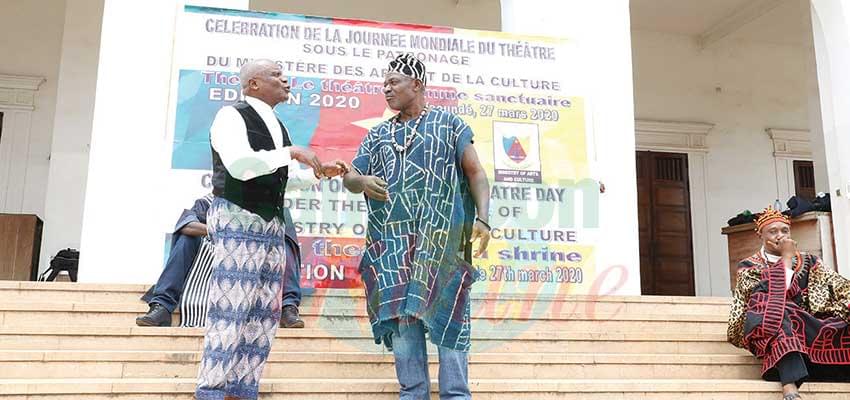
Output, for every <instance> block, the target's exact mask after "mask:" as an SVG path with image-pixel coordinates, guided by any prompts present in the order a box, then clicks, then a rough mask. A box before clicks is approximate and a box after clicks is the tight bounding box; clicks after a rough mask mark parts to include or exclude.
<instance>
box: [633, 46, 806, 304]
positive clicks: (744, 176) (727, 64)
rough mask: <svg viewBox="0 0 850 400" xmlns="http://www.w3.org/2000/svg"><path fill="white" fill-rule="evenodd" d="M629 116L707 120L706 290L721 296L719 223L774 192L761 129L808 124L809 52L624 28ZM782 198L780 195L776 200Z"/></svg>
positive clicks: (757, 206) (724, 274)
mask: <svg viewBox="0 0 850 400" xmlns="http://www.w3.org/2000/svg"><path fill="white" fill-rule="evenodd" d="M632 50H633V64H634V84H635V117H636V118H638V119H650V120H674V121H695V122H707V123H712V124H715V127H714V128H713V129H712V131H711V132H710V133H709V135H708V138H707V144H708V148H709V152H708V154H707V156H706V171H707V180H706V183H705V184H706V192H707V198H708V210H707V212H708V215H707V217H708V225H709V228H708V229H709V254H710V256H709V257H710V258H711V260H710V262H709V263H708V264H709V265H710V266H711V270H710V283H711V285H710V288H709V290H708V292H704V293H698V294H700V295H715V296H725V295H729V292H730V291H729V273H728V261H727V257H728V256H727V254H728V253H727V243H726V237H725V236H723V235H722V234H721V233H720V230H721V228H722V227H724V226H726V221H727V220H728V219H729V218H731V217H733V216H735V215H736V214H737V213H739V212H741V211H742V210H744V209H749V210H751V211H754V212H755V211H760V210H761V209H762V208H763V207H764V206H766V205H768V204H772V203H773V201H774V200H775V199H776V198H777V184H776V179H775V176H776V171H775V166H774V165H775V164H774V157H773V144H772V141H771V139H770V137H769V136H768V135H767V134H766V133H765V128H768V127H774V128H792V129H808V126H809V125H808V118H809V116H808V107H809V99H808V96H809V90H808V86H807V85H808V79H809V75H808V74H810V73H811V71H809V70H807V62H809V56H810V54H809V51H808V50H807V49H806V48H805V47H804V46H801V45H799V44H782V43H768V42H764V41H756V40H750V39H748V38H747V37H746V36H745V35H743V34H741V35H732V36H730V37H727V38H725V39H723V40H721V41H720V42H717V43H715V44H714V45H712V46H709V47H708V48H706V49H700V48H699V46H698V45H697V43H696V41H695V40H694V39H693V38H692V37H690V36H683V35H674V34H666V33H657V32H646V31H632ZM785 200H787V199H780V201H782V202H783V203H784V201H785Z"/></svg>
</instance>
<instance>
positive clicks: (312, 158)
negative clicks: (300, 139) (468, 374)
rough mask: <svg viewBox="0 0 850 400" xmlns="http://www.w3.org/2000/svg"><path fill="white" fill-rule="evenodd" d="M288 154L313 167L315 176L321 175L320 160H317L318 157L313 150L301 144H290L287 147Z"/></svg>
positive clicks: (319, 176)
mask: <svg viewBox="0 0 850 400" xmlns="http://www.w3.org/2000/svg"><path fill="white" fill-rule="evenodd" d="M289 155H290V156H291V157H292V159H294V160H296V161H298V162H300V163H301V164H304V165H306V166H308V167H310V168H313V173H314V174H316V178H321V177H322V162H321V161H319V157H317V156H316V153H314V152H313V150H310V149H308V148H306V147H301V146H291V147H290V148H289Z"/></svg>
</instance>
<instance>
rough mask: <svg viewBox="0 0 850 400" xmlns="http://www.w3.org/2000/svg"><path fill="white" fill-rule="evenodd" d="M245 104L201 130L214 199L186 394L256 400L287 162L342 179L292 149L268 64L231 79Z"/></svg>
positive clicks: (276, 71)
mask: <svg viewBox="0 0 850 400" xmlns="http://www.w3.org/2000/svg"><path fill="white" fill-rule="evenodd" d="M239 78H240V80H241V83H242V94H243V95H244V100H243V101H240V102H238V103H236V104H234V105H233V106H228V107H223V108H222V109H221V110H219V112H218V114H217V115H216V117H215V120H214V121H213V125H212V127H211V128H210V143H211V145H212V159H213V179H212V182H213V194H215V196H216V198H215V200H213V203H212V207H211V208H210V211H209V214H208V215H207V228H208V230H209V235H210V239H211V240H212V244H213V247H214V253H215V254H214V259H213V272H212V277H211V279H210V293H209V310H208V311H207V326H206V334H205V338H204V354H203V357H202V358H201V365H200V369H199V372H198V386H197V388H196V390H195V397H196V398H197V399H199V400H206V399H215V400H221V399H234V398H236V399H256V398H257V391H258V389H259V380H260V376H262V372H263V367H264V366H265V362H266V358H267V357H268V354H269V351H270V349H271V344H272V342H273V341H274V337H275V332H276V330H277V327H278V323H279V321H280V313H281V289H282V279H281V274H282V271H283V268H284V265H285V250H284V246H285V242H284V222H283V211H284V201H283V200H284V191H285V190H286V187H287V185H286V183H287V179H288V176H289V168H290V167H292V168H297V167H298V166H297V164H295V163H294V162H293V160H296V161H298V162H300V163H303V164H306V165H308V166H310V167H311V168H313V172H314V174H315V176H316V177H319V176H327V177H331V176H337V175H340V174H342V173H344V172H346V170H347V167H346V166H345V164H344V163H342V162H341V161H338V162H334V163H328V164H325V165H323V164H322V163H321V162H320V161H319V159H318V157H316V155H315V154H314V153H313V152H312V151H310V150H309V149H306V148H301V147H297V146H292V143H291V142H290V140H289V135H288V133H287V130H286V127H284V126H283V123H281V122H280V121H279V120H278V119H277V117H276V116H275V114H274V111H273V108H274V106H275V105H277V104H278V103H282V102H284V101H286V100H287V98H288V97H289V89H290V87H289V82H288V81H287V78H286V77H284V76H283V72H282V71H281V68H280V66H278V65H277V64H275V63H274V62H272V61H269V60H255V61H252V62H250V63H248V64H245V65H244V66H243V67H242V69H241V70H240V72H239Z"/></svg>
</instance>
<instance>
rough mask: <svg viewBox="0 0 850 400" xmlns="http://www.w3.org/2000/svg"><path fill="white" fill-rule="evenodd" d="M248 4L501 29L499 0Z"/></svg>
mask: <svg viewBox="0 0 850 400" xmlns="http://www.w3.org/2000/svg"><path fill="white" fill-rule="evenodd" d="M250 3H251V9H252V10H259V11H275V12H283V13H293V14H306V15H319V16H332V17H337V18H358V19H368V20H376V21H390V22H407V23H413V24H426V25H439V26H452V27H457V28H466V29H483V30H491V31H498V30H501V29H500V28H501V24H500V23H499V21H500V19H499V17H500V11H501V7H500V5H499V0H463V1H458V0H425V1H423V0H357V1H340V0H310V1H303V0H251V2H250ZM231 8H232V7H231Z"/></svg>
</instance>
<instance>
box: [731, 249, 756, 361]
mask: <svg viewBox="0 0 850 400" xmlns="http://www.w3.org/2000/svg"><path fill="white" fill-rule="evenodd" d="M760 281H761V269H759V268H757V267H749V268H748V267H742V266H740V265H739V267H738V280H737V281H736V282H737V283H736V284H735V290H734V291H733V292H732V309H731V310H730V312H729V327H728V329H727V330H726V340H728V341H729V343H732V344H733V345H735V347H740V348H744V343H743V342H744V321H745V320H746V318H747V303H749V301H750V295H751V294H752V293H753V289H755V287H756V286H758V284H759V282H760Z"/></svg>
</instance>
